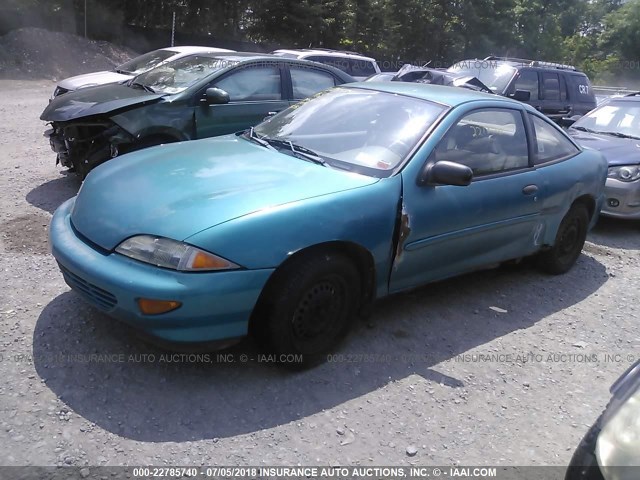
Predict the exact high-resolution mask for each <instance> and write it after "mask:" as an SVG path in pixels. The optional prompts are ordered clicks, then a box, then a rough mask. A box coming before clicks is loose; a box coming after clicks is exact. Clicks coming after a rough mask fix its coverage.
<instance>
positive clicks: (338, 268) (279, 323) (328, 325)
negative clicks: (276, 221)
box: [258, 252, 361, 369]
mask: <svg viewBox="0 0 640 480" xmlns="http://www.w3.org/2000/svg"><path fill="white" fill-rule="evenodd" d="M276 275H277V277H275V278H274V281H273V282H272V283H271V284H270V285H269V287H268V290H267V291H265V295H264V299H263V300H264V305H263V306H262V307H263V308H262V309H261V310H262V315H261V317H262V318H260V319H259V320H258V321H259V322H261V323H262V322H264V323H263V325H262V328H260V329H259V331H262V332H263V335H264V336H265V337H266V338H262V340H266V341H267V346H268V347H269V349H270V350H271V351H273V352H274V353H275V354H276V355H277V357H278V359H281V358H282V356H283V355H290V354H292V355H296V356H298V357H301V359H302V361H298V362H290V361H289V360H286V362H287V363H286V364H285V365H284V366H286V367H289V368H293V369H297V368H307V367H309V366H313V365H316V364H318V363H320V362H322V361H323V360H325V359H326V354H327V353H328V352H330V351H331V350H333V349H334V348H335V347H336V346H337V345H338V344H339V343H340V341H341V340H342V339H344V337H345V336H346V335H347V333H348V332H349V329H350V327H351V325H352V324H353V320H354V318H355V317H356V314H357V310H358V305H359V304H360V300H361V298H360V296H361V286H360V285H361V279H360V275H359V273H358V269H357V268H356V266H355V265H354V264H353V262H351V261H350V260H349V259H348V258H347V257H345V256H344V255H341V254H339V253H332V252H327V253H323V254H318V255H314V256H310V257H306V258H302V259H301V260H299V261H294V263H292V264H289V265H286V266H285V267H284V268H283V269H282V270H281V271H280V272H277V273H276Z"/></svg>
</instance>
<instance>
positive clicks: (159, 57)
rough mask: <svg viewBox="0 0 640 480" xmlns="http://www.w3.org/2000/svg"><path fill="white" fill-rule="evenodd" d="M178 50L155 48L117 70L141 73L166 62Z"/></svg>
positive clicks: (133, 73)
mask: <svg viewBox="0 0 640 480" xmlns="http://www.w3.org/2000/svg"><path fill="white" fill-rule="evenodd" d="M176 53H178V52H174V51H171V50H154V51H153V52H149V53H145V54H144V55H140V56H139V57H136V58H133V59H131V60H129V61H128V62H126V63H123V64H122V65H120V66H119V67H118V68H116V72H118V73H130V74H132V75H139V74H141V73H143V72H146V71H147V70H151V69H152V68H153V67H156V66H157V65H158V64H160V63H162V62H164V61H165V60H166V59H167V58H169V57H172V56H173V55H175V54H176Z"/></svg>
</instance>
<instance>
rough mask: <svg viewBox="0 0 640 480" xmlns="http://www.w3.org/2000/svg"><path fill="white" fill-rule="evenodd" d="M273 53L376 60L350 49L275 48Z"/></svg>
mask: <svg viewBox="0 0 640 480" xmlns="http://www.w3.org/2000/svg"><path fill="white" fill-rule="evenodd" d="M273 53H274V54H278V53H288V54H291V55H297V56H308V55H325V56H327V57H339V58H357V59H361V60H369V61H371V62H375V59H374V58H371V57H367V56H365V55H361V54H359V53H356V52H349V51H342V50H324V49H320V48H302V49H279V50H274V51H273Z"/></svg>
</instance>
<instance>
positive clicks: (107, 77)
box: [58, 71, 133, 91]
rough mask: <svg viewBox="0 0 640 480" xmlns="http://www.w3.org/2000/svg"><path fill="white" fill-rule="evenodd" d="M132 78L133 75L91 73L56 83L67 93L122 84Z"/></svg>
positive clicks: (105, 72)
mask: <svg viewBox="0 0 640 480" xmlns="http://www.w3.org/2000/svg"><path fill="white" fill-rule="evenodd" d="M130 78H133V75H124V74H122V73H117V72H108V71H104V72H93V73H85V74H84V75H76V76H75V77H69V78H65V79H64V80H62V81H60V82H58V86H59V87H61V88H64V89H66V90H69V91H74V90H78V89H79V88H83V87H89V86H93V85H104V84H106V83H118V82H124V81H125V80H128V79H130Z"/></svg>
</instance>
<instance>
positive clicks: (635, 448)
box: [596, 390, 640, 480]
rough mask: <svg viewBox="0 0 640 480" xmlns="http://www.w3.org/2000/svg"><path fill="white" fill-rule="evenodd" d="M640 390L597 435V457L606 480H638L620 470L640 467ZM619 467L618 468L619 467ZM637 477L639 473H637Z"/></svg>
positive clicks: (629, 472) (625, 471)
mask: <svg viewBox="0 0 640 480" xmlns="http://www.w3.org/2000/svg"><path fill="white" fill-rule="evenodd" d="M638 452H640V390H638V391H636V393H635V394H634V395H632V396H631V397H629V399H627V401H626V402H625V403H624V404H623V405H622V406H621V407H620V410H618V411H617V412H616V414H615V415H614V416H613V417H612V418H611V419H610V420H609V421H608V422H607V424H606V425H605V426H604V428H603V429H602V430H601V431H600V434H599V435H598V441H597V444H596V457H597V459H598V465H600V469H601V470H602V473H603V474H604V478H606V479H607V480H627V479H631V478H633V479H634V480H635V479H637V477H636V476H635V475H633V476H628V474H631V473H633V472H631V471H627V470H626V469H622V468H620V467H632V466H640V459H639V458H638ZM616 467H618V468H616ZM634 472H635V473H636V474H637V472H638V470H634Z"/></svg>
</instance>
